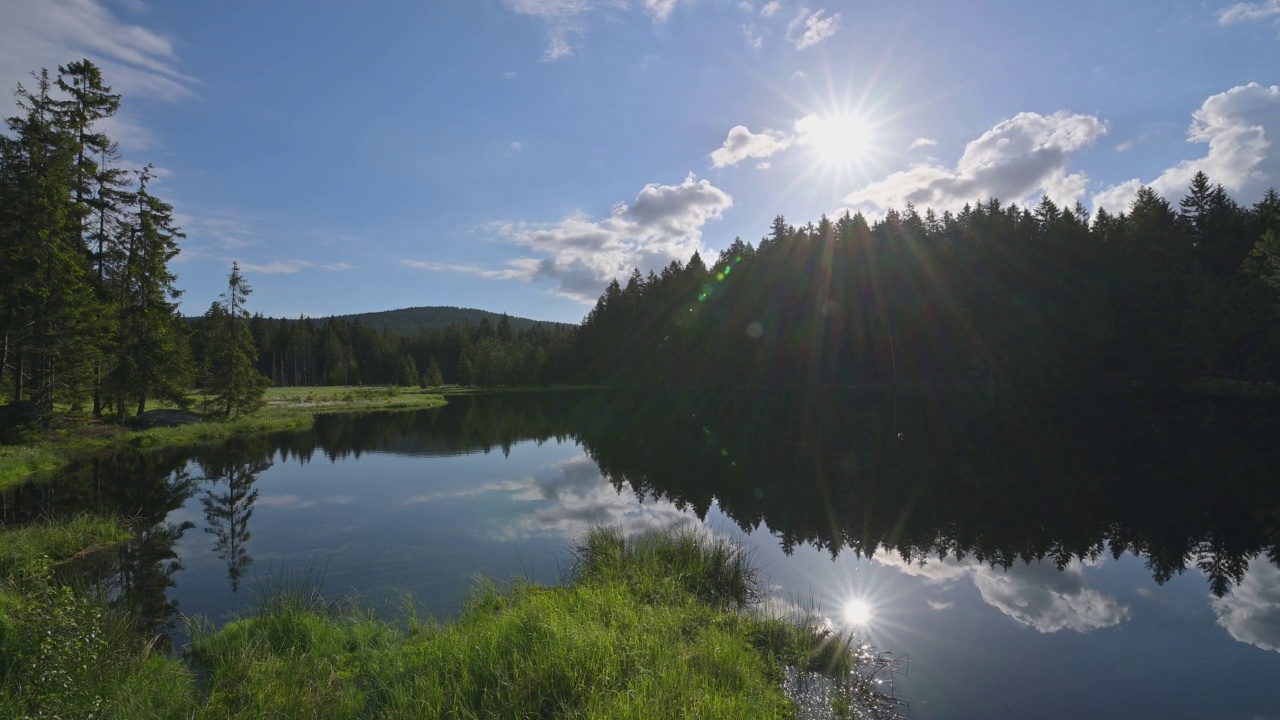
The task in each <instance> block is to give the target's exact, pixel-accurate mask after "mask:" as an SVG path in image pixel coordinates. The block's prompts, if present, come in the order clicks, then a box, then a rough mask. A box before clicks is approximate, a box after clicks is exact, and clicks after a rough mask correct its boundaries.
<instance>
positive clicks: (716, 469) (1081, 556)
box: [2, 391, 1280, 718]
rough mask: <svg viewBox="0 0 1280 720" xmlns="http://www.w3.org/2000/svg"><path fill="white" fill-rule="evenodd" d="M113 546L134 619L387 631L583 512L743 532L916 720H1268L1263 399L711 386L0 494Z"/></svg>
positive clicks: (1273, 574) (488, 404)
mask: <svg viewBox="0 0 1280 720" xmlns="http://www.w3.org/2000/svg"><path fill="white" fill-rule="evenodd" d="M2 501H3V508H2V509H3V512H4V514H5V518H6V520H7V521H21V520H23V519H25V518H30V517H33V516H35V515H38V514H59V513H69V512H75V511H78V510H82V509H85V508H97V509H104V510H108V511H114V512H120V513H123V514H125V515H128V516H130V517H135V518H137V523H138V526H139V527H140V528H142V532H141V534H140V536H139V539H138V540H137V541H135V542H133V543H130V544H129V546H128V547H126V548H124V549H123V550H121V551H119V552H112V553H108V554H107V555H110V557H99V558H97V559H96V562H94V563H91V564H90V565H89V566H88V567H86V568H83V569H82V570H81V571H82V572H87V573H92V574H97V575H99V576H101V577H105V578H106V579H107V582H108V583H110V584H111V585H112V587H113V588H114V590H113V591H114V593H115V596H116V597H117V598H119V602H121V603H126V604H128V605H130V606H132V607H134V608H135V609H137V610H138V611H139V612H141V613H142V614H143V615H145V616H146V617H149V618H154V619H155V620H156V621H157V622H158V623H159V624H161V625H164V624H166V623H168V624H174V623H176V620H177V618H178V617H179V616H180V615H204V616H206V617H209V618H212V619H214V620H219V621H220V620H225V619H226V618H228V617H229V616H230V615H231V613H233V612H235V611H237V610H240V609H243V608H244V607H245V606H246V605H247V604H248V603H250V602H252V597H253V592H254V590H255V588H256V587H259V586H260V585H261V583H262V578H263V577H266V576H273V575H279V574H280V572H281V570H282V569H285V570H286V571H287V572H289V573H291V574H294V575H297V574H299V573H306V572H308V571H310V572H311V573H312V574H313V576H315V577H317V578H320V577H322V578H323V582H324V588H325V590H326V592H328V593H330V594H333V595H337V594H340V593H343V592H346V591H354V592H356V593H358V594H359V595H360V596H361V597H362V598H364V600H365V602H366V603H368V604H371V605H373V606H375V607H378V608H382V612H384V613H385V614H387V615H388V616H394V614H395V613H396V612H398V607H399V603H400V602H401V601H400V600H399V593H400V592H402V591H408V592H411V593H412V594H413V597H414V598H415V600H416V602H417V603H418V604H419V606H420V607H422V608H424V609H426V610H427V611H429V612H431V613H432V614H434V615H436V616H437V617H441V618H448V617H451V616H453V615H455V614H456V612H457V610H458V608H459V605H460V603H461V602H462V601H463V600H464V599H465V597H466V593H467V590H468V588H469V587H470V586H471V585H472V584H473V578H474V576H475V575H476V574H484V575H488V576H491V577H496V578H506V577H511V576H515V575H521V576H527V577H529V578H530V579H532V580H534V581H538V582H555V581H556V580H557V579H558V578H560V577H561V576H562V573H563V572H564V571H565V570H566V569H567V567H568V566H569V564H570V563H571V558H570V557H569V555H568V553H567V552H566V549H567V548H568V547H569V546H570V545H571V544H572V542H573V540H574V538H575V537H577V536H578V535H579V534H581V533H582V532H583V531H584V529H585V528H587V527H588V526H589V525H590V524H592V523H598V524H609V525H621V526H624V527H626V528H628V529H631V530H639V529H643V528H650V527H663V526H667V525H671V524H673V523H702V524H705V526H706V527H707V528H708V529H710V530H711V531H712V532H717V533H725V534H736V535H739V536H745V539H746V542H747V543H749V544H750V546H751V547H752V548H753V549H754V551H755V553H756V558H757V561H758V562H759V564H760V565H762V566H763V567H764V572H765V575H766V577H767V580H768V583H769V585H770V587H771V588H772V589H773V590H774V591H775V593H776V594H777V596H778V597H779V598H780V600H779V603H780V604H785V603H787V602H790V601H794V600H797V599H799V600H810V599H811V600H812V601H815V602H817V603H818V604H819V605H820V606H821V607H822V608H823V612H824V614H825V615H826V616H827V617H829V618H830V620H831V622H832V623H833V624H836V625H843V626H848V625H850V624H852V623H853V620H852V619H851V618H850V617H849V614H848V613H846V607H848V606H850V604H851V603H854V605H853V606H854V607H858V605H857V603H861V604H862V605H863V606H865V608H866V609H867V610H868V611H869V612H870V615H871V617H870V619H869V620H864V619H859V621H860V622H861V623H862V624H861V627H862V629H863V631H864V632H865V633H867V634H868V635H869V636H870V638H871V640H872V641H873V642H874V643H875V644H876V645H878V646H879V647H881V648H883V649H885V650H889V651H892V652H893V653H894V654H895V655H908V656H909V658H910V660H909V664H908V665H907V668H908V669H909V674H908V675H906V676H905V677H903V678H900V680H899V682H898V691H899V693H900V694H903V695H905V696H906V697H907V698H908V699H909V701H910V704H911V707H910V714H911V716H912V717H915V718H971V717H1009V718H1022V717H1184V718H1280V567H1278V565H1277V559H1278V558H1277V550H1276V547H1277V542H1278V541H1280V531H1278V529H1277V528H1278V527H1280V406H1278V405H1277V404H1276V403H1274V402H1264V401H1257V400H1243V399H1235V398H1206V397H1172V398H1170V397H1159V398H1157V397H1147V396H1136V395H1135V396H1124V397H1115V398H1109V399H1104V400H1090V401H1084V400H1081V399H1079V398H1066V399H1064V398H1037V399H1035V400H1034V401H1033V400H1031V399H1028V398H1008V397H1006V398H998V397H997V398H992V397H990V396H988V395H985V394H981V395H946V394H930V395H927V396H925V395H912V394H907V393H903V394H901V395H899V396H898V397H896V398H895V397H893V396H890V395H886V394H866V393H863V394H844V393H833V392H826V393H817V392H815V393H781V392H778V393H773V392H761V391H752V392H749V393H748V392H730V391H725V392H722V393H719V394H717V395H714V396H708V395H700V396H696V397H695V396H693V395H689V394H670V395H664V394H662V393H649V394H644V395H640V394H637V395H632V396H626V395H608V396H606V395H600V394H583V393H547V394H530V395H494V396H486V397H474V398H456V399H454V400H452V401H451V402H450V404H449V405H448V406H447V407H444V408H439V409H434V410H425V411H419V412H412V413H367V414H358V415H341V416H323V417H320V418H318V420H317V422H316V425H315V427H314V429H313V430H311V431H309V432H305V433H296V434H286V435H280V436H275V437H266V438H256V439H252V440H240V441H236V442H231V443H228V444H227V445H225V446H222V447H210V448H199V449H194V450H186V451H182V452H176V451H175V452H160V453H150V454H143V453H132V454H125V455H120V456H115V457H110V458H104V459H101V460H98V461H95V462H92V463H86V464H85V465H83V466H82V467H79V468H76V469H75V470H74V471H73V472H70V473H68V474H67V475H66V476H65V477H63V478H61V479H59V480H58V481H56V482H53V483H50V484H46V485H37V486H28V487H25V488H21V489H19V490H16V491H13V492H10V493H8V494H6V495H4V496H3V498H2Z"/></svg>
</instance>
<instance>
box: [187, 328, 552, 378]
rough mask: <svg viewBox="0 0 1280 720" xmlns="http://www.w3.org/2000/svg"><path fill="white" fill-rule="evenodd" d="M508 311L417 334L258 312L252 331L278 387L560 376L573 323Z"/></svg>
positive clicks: (195, 342) (202, 342) (260, 360)
mask: <svg viewBox="0 0 1280 720" xmlns="http://www.w3.org/2000/svg"><path fill="white" fill-rule="evenodd" d="M513 325H514V324H513V323H512V321H511V318H509V317H507V316H506V315H503V316H501V317H500V318H499V320H498V322H497V323H491V322H489V319H488V318H483V319H482V320H481V321H480V323H479V324H478V325H472V324H467V323H461V322H455V323H452V324H451V325H449V326H448V327H446V328H443V329H440V328H431V329H420V330H418V331H417V332H416V333H413V334H398V333H395V332H392V331H390V330H379V329H377V328H375V327H373V326H371V325H368V324H366V323H363V322H361V321H360V320H358V319H357V320H349V319H346V318H342V317H335V318H327V319H325V320H323V321H321V322H316V321H314V320H312V319H310V318H306V317H303V318H301V319H299V320H281V319H273V318H267V317H263V316H262V315H255V316H253V317H252V318H250V319H249V322H248V328H249V333H250V334H251V335H252V336H253V344H254V347H255V348H256V351H257V369H258V372H260V373H262V374H263V375H265V376H267V377H268V378H271V380H272V381H273V382H274V383H275V384H276V385H278V386H315V385H361V384H371V385H387V384H390V385H405V386H416V385H422V386H424V387H425V386H433V385H440V384H443V383H450V384H457V385H543V384H547V383H550V382H552V381H553V380H556V379H558V378H557V376H556V373H557V372H558V371H559V368H560V367H561V365H562V364H563V363H562V358H563V357H565V356H566V355H567V353H568V351H569V349H570V347H571V344H572V338H573V330H572V328H571V327H567V326H563V325H557V324H551V323H547V324H542V323H534V324H530V326H529V327H527V328H526V329H524V330H516V329H514V327H513ZM208 327H209V326H208V323H207V320H206V319H201V320H200V321H198V322H196V323H195V325H194V336H193V338H192V346H193V347H194V348H195V349H196V350H197V353H199V352H201V351H202V349H203V348H204V347H206V346H207V345H209V344H210V340H209V339H208Z"/></svg>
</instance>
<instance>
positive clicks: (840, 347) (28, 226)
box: [0, 60, 1280, 417]
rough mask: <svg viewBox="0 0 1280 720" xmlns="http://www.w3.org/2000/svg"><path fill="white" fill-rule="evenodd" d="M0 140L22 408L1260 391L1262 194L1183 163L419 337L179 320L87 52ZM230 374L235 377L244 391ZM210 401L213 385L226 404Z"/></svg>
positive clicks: (828, 234)
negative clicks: (495, 393) (1121, 202)
mask: <svg viewBox="0 0 1280 720" xmlns="http://www.w3.org/2000/svg"><path fill="white" fill-rule="evenodd" d="M17 98H18V102H19V107H20V110H21V112H20V114H19V115H17V116H15V117H13V118H10V119H9V120H8V121H7V126H8V133H7V134H6V135H5V136H4V137H3V138H2V139H0V332H2V333H3V350H2V352H3V363H0V389H3V390H4V392H5V393H6V394H7V395H8V396H9V397H11V398H12V399H14V400H16V401H26V402H30V403H32V404H33V406H34V407H35V408H36V409H37V410H38V411H39V412H41V413H43V414H48V413H50V412H52V408H53V406H54V403H55V402H57V403H62V404H65V405H68V406H70V407H72V408H73V409H75V408H83V409H85V410H90V408H91V412H92V413H93V414H94V415H95V416H97V415H102V414H103V413H104V412H112V413H114V414H116V415H117V416H120V417H123V416H126V415H127V414H128V413H129V412H131V411H136V412H142V411H143V410H145V408H146V405H147V401H148V399H150V398H164V399H168V400H173V401H177V402H182V401H183V400H184V399H185V396H186V393H187V392H188V391H189V390H190V389H192V388H193V387H199V388H205V389H211V390H214V391H217V390H218V389H219V388H223V389H225V388H226V387H228V386H230V385H234V386H235V387H238V388H242V390H239V391H232V392H231V395H236V394H237V393H239V394H241V395H245V396H246V397H247V398H248V399H247V400H244V401H242V400H241V399H237V398H236V397H232V396H220V403H219V406H220V407H222V408H223V410H225V414H228V415H231V414H237V413H238V412H243V411H248V410H251V409H252V407H253V397H255V396H257V397H260V395H261V389H262V388H263V387H265V385H266V383H267V381H268V380H269V381H270V382H272V383H274V384H277V385H302V386H308V385H350V384H386V383H391V384H401V385H419V384H420V385H424V386H426V385H438V384H441V383H457V384H463V385H518V384H552V383H556V384H566V383H573V384H582V383H589V384H603V385H628V386H635V385H649V384H657V385H674V386H693V385H745V386H753V385H772V386H776V385H790V384H842V385H864V384H896V383H908V384H935V383H966V382H988V383H1004V384H1016V385H1041V384H1049V383H1053V384H1058V383H1082V384H1090V385H1095V384H1100V383H1101V384H1106V383H1133V382H1137V383H1142V384H1150V385H1168V384H1175V383H1181V382H1185V381H1188V380H1195V379H1201V378H1215V379H1230V380H1237V381H1250V382H1272V381H1274V380H1276V379H1277V377H1278V376H1280V354H1278V353H1277V349H1278V348H1280V239H1277V232H1280V195H1278V194H1277V193H1276V192H1275V190H1271V191H1268V192H1267V193H1266V194H1265V196H1264V197H1263V198H1262V199H1261V200H1260V201H1259V202H1257V203H1256V204H1254V205H1252V206H1249V205H1242V204H1240V203H1238V202H1236V201H1235V200H1233V199H1232V198H1231V197H1230V196H1229V195H1228V193H1227V192H1226V190H1225V189H1224V188H1223V187H1222V186H1221V185H1217V184H1215V183H1214V182H1213V180H1212V178H1209V177H1206V176H1205V175H1204V174H1203V173H1198V174H1196V175H1195V176H1194V178H1193V179H1192V180H1191V182H1190V184H1189V186H1188V188H1187V191H1186V195H1185V197H1183V198H1180V199H1177V200H1176V201H1170V200H1167V199H1165V198H1162V197H1160V196H1159V195H1158V194H1156V193H1155V192H1154V191H1153V190H1152V189H1150V188H1143V189H1141V190H1140V191H1139V192H1138V194H1137V198H1136V199H1135V200H1134V201H1133V203H1132V204H1131V206H1130V207H1129V208H1128V210H1127V211H1126V212H1123V213H1119V214H1112V213H1108V212H1106V211H1105V210H1098V211H1097V212H1096V213H1090V212H1089V211H1088V210H1087V209H1086V208H1085V207H1084V206H1083V205H1081V204H1080V203H1076V204H1075V206H1073V207H1069V208H1064V207H1059V206H1058V205H1056V204H1055V203H1054V202H1053V201H1052V200H1050V199H1049V198H1048V197H1045V198H1043V199H1042V200H1041V201H1040V202H1039V203H1038V204H1036V205H1035V206H1034V207H1021V206H1018V205H1016V204H1010V205H1004V204H1002V203H1001V201H1000V200H998V199H986V200H981V201H975V203H974V204H972V205H968V206H966V207H965V208H964V209H963V210H961V211H960V212H958V213H952V212H943V213H941V214H939V213H936V212H934V211H933V210H930V209H925V210H923V212H922V211H920V210H919V209H917V208H914V207H911V206H908V207H906V208H903V209H901V210H897V211H890V212H888V213H887V214H886V215H885V217H883V218H881V219H876V220H874V221H868V219H867V218H865V217H864V216H863V215H861V214H849V213H845V214H844V215H843V216H841V217H839V218H838V219H836V220H834V221H832V220H831V219H829V218H827V217H825V216H824V217H822V218H821V219H820V220H819V221H818V222H817V224H814V223H809V224H806V225H804V226H795V225H792V224H789V223H788V222H787V221H786V220H785V219H784V218H783V217H782V216H781V215H779V216H778V217H777V218H776V219H775V220H774V223H773V225H772V227H771V228H770V229H769V232H768V234H767V235H765V236H764V237H763V238H761V239H760V241H759V242H758V243H757V244H752V243H748V242H743V241H742V240H741V239H736V240H734V242H733V243H732V244H731V245H730V246H729V247H728V249H727V250H726V251H725V252H723V253H721V254H720V256H719V258H718V259H716V260H714V261H713V262H712V264H711V265H710V266H708V264H707V261H705V260H704V259H703V258H702V257H700V256H699V255H696V254H695V255H694V256H693V257H692V258H691V259H690V260H689V261H688V262H687V263H683V264H682V263H680V262H679V261H673V262H672V263H671V264H670V265H668V266H667V267H665V268H663V269H662V270H661V272H660V273H659V272H650V273H648V274H647V275H644V274H642V273H640V272H639V271H638V270H637V271H635V272H634V273H633V274H632V275H631V277H630V278H629V279H628V280H627V281H626V283H625V284H624V283H619V282H617V281H616V280H615V281H613V282H612V283H610V284H609V286H608V288H607V289H606V290H605V291H604V293H603V295H602V296H601V297H600V299H599V301H598V302H597V303H596V305H595V307H594V308H593V309H592V310H591V311H590V312H589V313H588V314H587V316H586V318H585V319H584V321H583V322H582V324H581V325H580V326H579V327H577V328H566V327H563V326H557V325H554V324H549V323H548V324H534V325H532V326H529V327H526V328H524V329H520V330H516V329H514V328H513V327H512V323H511V322H510V321H509V319H508V318H507V317H505V316H504V317H503V318H502V319H501V320H500V321H499V322H497V323H490V322H488V321H487V320H485V321H482V322H481V323H480V324H478V325H471V324H465V323H460V322H459V323H454V324H453V325H451V326H449V327H447V328H443V329H421V330H418V331H417V332H416V333H406V332H399V333H396V332H392V331H390V330H385V329H384V330H378V329H375V328H373V327H370V326H369V325H366V324H363V323H361V322H360V321H359V320H358V319H346V318H329V319H326V320H324V321H320V322H317V321H314V320H310V319H307V318H302V319H300V320H297V321H292V320H289V321H286V320H274V319H270V318H265V317H262V316H261V315H250V312H249V310H248V306H247V305H246V297H247V296H248V294H249V293H250V292H251V288H250V287H249V284H248V283H247V281H246V280H245V278H244V277H243V275H242V274H241V273H240V270H239V268H238V267H233V268H232V271H231V273H230V276H229V283H228V288H227V292H226V293H224V294H223V295H222V297H221V298H220V299H219V300H218V301H216V302H215V303H213V305H212V307H210V308H209V310H208V311H207V312H205V313H204V315H203V316H202V317H200V318H197V319H195V320H194V321H185V320H184V319H183V318H182V317H181V316H180V314H179V311H178V299H179V296H180V294H181V292H180V290H179V289H178V285H177V277H176V275H175V274H174V272H173V270H172V268H171V262H172V261H173V259H174V258H175V257H176V256H177V254H178V252H179V251H180V243H181V240H182V239H183V237H184V236H183V234H182V231H181V229H180V228H178V227H176V226H175V223H174V219H173V212H172V207H171V206H170V205H169V204H168V203H166V202H164V201H163V200H162V199H160V198H159V197H158V196H156V195H155V194H154V193H153V190H152V185H153V181H154V180H155V177H154V174H153V173H152V171H151V168H150V166H148V167H145V168H141V169H130V168H125V167H123V166H122V165H121V164H120V160H119V153H118V152H117V150H116V145H115V143H114V142H113V141H112V140H111V138H109V137H108V136H107V135H105V134H104V133H102V132H100V131H99V130H98V129H97V127H98V125H99V124H100V121H101V120H103V119H105V118H108V117H110V116H112V115H113V114H114V113H115V112H116V111H117V110H118V108H119V107H120V102H121V98H120V96H119V95H118V94H113V93H112V91H111V88H110V86H108V85H106V83H105V80H104V79H103V77H102V75H101V73H100V71H99V69H98V68H97V67H96V66H94V65H93V64H92V63H91V62H89V61H87V60H84V61H79V62H74V63H71V64H69V65H67V66H64V67H59V68H58V72H57V74H56V75H53V74H50V73H48V72H47V71H44V72H41V73H39V74H33V79H32V81H31V83H30V87H28V86H27V85H22V86H20V87H19V88H18V90H17ZM249 373H252V375H250V374H249ZM224 395H226V393H224Z"/></svg>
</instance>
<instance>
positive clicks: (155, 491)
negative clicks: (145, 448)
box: [4, 452, 194, 632]
mask: <svg viewBox="0 0 1280 720" xmlns="http://www.w3.org/2000/svg"><path fill="white" fill-rule="evenodd" d="M186 465H187V460H186V456H185V453H182V452H161V453H141V452H129V453H120V454H117V455H112V456H106V457H96V458H92V459H90V460H88V461H86V462H84V463H82V464H80V465H78V466H75V467H73V468H71V470H70V471H69V472H67V473H65V474H64V475H63V477H61V478H60V479H59V480H58V481H57V482H56V483H48V484H39V485H28V486H25V487H23V488H20V489H17V490H15V491H13V492H10V493H6V496H5V502H4V505H5V510H6V519H7V520H12V521H23V520H27V519H31V518H36V517H57V516H60V515H69V514H75V513H79V512H85V511H95V512H99V513H103V514H109V515H118V516H120V517H122V518H123V519H124V521H125V522H127V523H128V524H129V525H130V526H131V528H132V529H133V533H134V534H133V537H132V538H131V539H130V540H129V541H128V542H126V543H124V544H122V545H119V546H117V547H116V548H113V550H112V551H111V552H100V553H94V554H92V555H89V556H87V557H85V558H83V559H82V560H81V562H79V563H78V564H76V565H75V566H73V567H71V568H67V572H74V573H79V574H80V576H81V577H82V578H84V579H87V580H89V581H90V582H93V583H96V584H98V585H100V586H101V587H103V588H104V589H105V590H106V591H107V592H108V593H109V595H110V597H111V602H112V604H113V605H115V606H117V607H121V608H124V609H126V610H128V611H129V612H130V614H131V616H132V617H133V618H135V619H136V621H137V622H138V623H139V625H140V629H142V630H145V631H147V632H154V631H157V630H162V629H165V628H170V627H173V626H174V624H175V622H176V618H177V615H178V603H177V601H176V600H170V599H169V597H168V590H169V588H171V587H173V586H174V575H175V573H177V572H178V571H179V570H181V569H182V564H181V562H180V561H179V560H178V554H177V550H176V549H175V545H176V543H177V542H178V540H179V539H181V537H182V536H183V534H184V533H185V532H186V531H187V530H189V529H190V528H191V527H193V524H192V523H190V522H169V521H168V516H169V514H170V513H171V512H173V511H174V510H177V509H178V508H180V507H182V505H183V504H184V503H185V502H186V501H187V500H188V499H190V497H191V495H192V493H193V492H194V483H193V481H192V480H191V478H190V475H189V474H188V472H187V470H186Z"/></svg>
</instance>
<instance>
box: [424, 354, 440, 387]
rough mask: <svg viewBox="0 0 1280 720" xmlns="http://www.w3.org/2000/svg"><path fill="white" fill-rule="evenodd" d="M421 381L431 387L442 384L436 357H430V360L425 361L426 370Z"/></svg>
mask: <svg viewBox="0 0 1280 720" xmlns="http://www.w3.org/2000/svg"><path fill="white" fill-rule="evenodd" d="M422 381H423V382H424V383H426V384H427V385H429V386H431V387H438V386H440V385H443V384H444V376H443V375H442V374H441V373H440V363H438V362H436V359H435V358H434V357H433V358H431V362H429V363H427V372H426V373H425V374H424V375H423V376H422Z"/></svg>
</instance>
